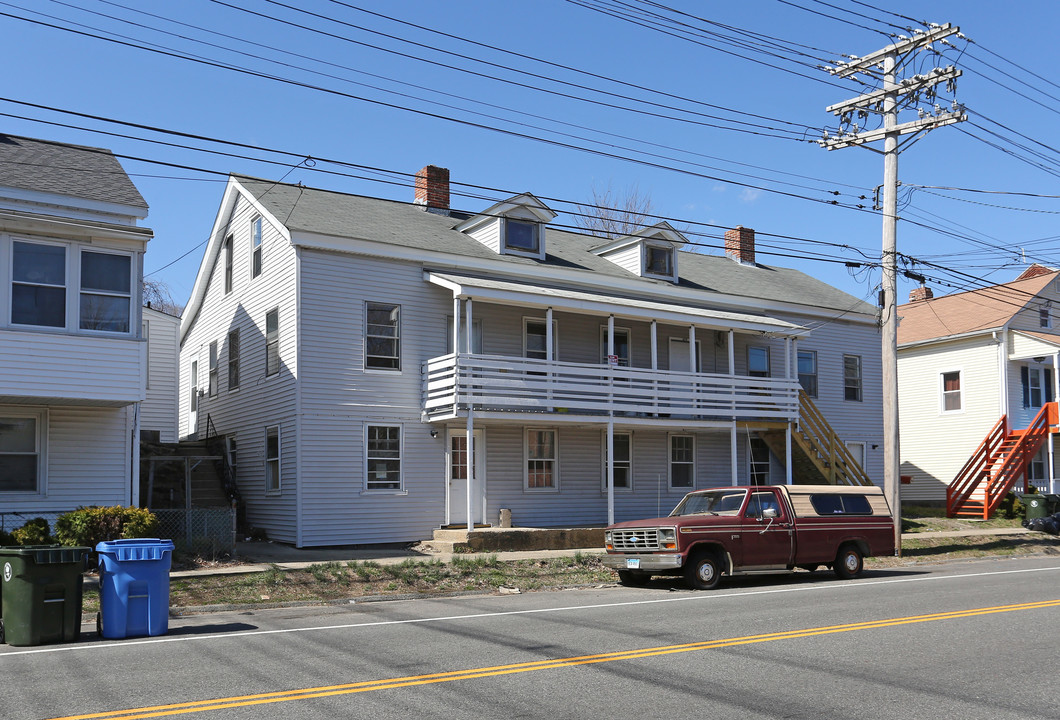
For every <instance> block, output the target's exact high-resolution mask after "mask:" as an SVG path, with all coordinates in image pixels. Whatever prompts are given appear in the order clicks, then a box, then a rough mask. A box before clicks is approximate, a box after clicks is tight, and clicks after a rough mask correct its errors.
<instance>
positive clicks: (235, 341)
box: [228, 330, 239, 392]
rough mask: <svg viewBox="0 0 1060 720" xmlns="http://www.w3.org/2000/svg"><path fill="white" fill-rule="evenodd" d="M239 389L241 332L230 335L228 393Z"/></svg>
mask: <svg viewBox="0 0 1060 720" xmlns="http://www.w3.org/2000/svg"><path fill="white" fill-rule="evenodd" d="M238 389H239V331H238V330H233V331H231V332H230V333H228V392H232V391H233V390H238Z"/></svg>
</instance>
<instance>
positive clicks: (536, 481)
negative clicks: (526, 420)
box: [526, 430, 558, 490]
mask: <svg viewBox="0 0 1060 720" xmlns="http://www.w3.org/2000/svg"><path fill="white" fill-rule="evenodd" d="M557 464H558V457H557V453H556V431H555V430H527V431H526V489H527V490H556V489H557V488H558V484H557V471H556V467H557Z"/></svg>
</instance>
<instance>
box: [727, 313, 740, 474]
mask: <svg viewBox="0 0 1060 720" xmlns="http://www.w3.org/2000/svg"><path fill="white" fill-rule="evenodd" d="M735 341H736V333H734V332H733V331H732V330H730V331H729V377H731V378H733V379H735V378H736V342H735ZM732 392H733V398H732V407H733V413H735V412H736V387H735V386H733V390H732ZM729 455H730V458H729V462H730V465H731V466H732V484H733V485H739V484H740V473H739V468H738V467H737V464H736V463H737V462H738V460H737V455H738V453H737V452H736V415H735V414H734V415H733V417H732V427H731V428H730V429H729Z"/></svg>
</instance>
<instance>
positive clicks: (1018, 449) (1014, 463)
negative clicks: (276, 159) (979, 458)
mask: <svg viewBox="0 0 1060 720" xmlns="http://www.w3.org/2000/svg"><path fill="white" fill-rule="evenodd" d="M1055 407H1056V403H1055V402H1051V403H1045V404H1044V405H1042V409H1041V410H1039V411H1038V414H1037V415H1035V416H1034V420H1032V421H1031V424H1030V425H1028V426H1027V429H1026V430H1021V431H1019V432H1020V434H1019V440H1018V441H1017V442H1016V444H1015V445H1014V446H1013V447H1012V450H1011V452H1009V454H1008V456H1007V457H1006V458H1005V461H1004V463H1003V464H1002V465H1001V467H1000V468H998V470H997V472H996V473H992V474H991V477H989V478H988V479H987V483H986V496H987V497H986V499H987V502H986V516H987V517H989V516H990V515H991V514H992V513H993V512H994V511H995V510H996V509H997V508H998V506H999V505H1000V504H1001V501H1002V500H1004V499H1005V495H1007V494H1008V492H1009V490H1011V489H1012V486H1013V485H1015V484H1016V481H1017V480H1019V479H1020V477H1025V476H1026V474H1027V465H1028V464H1029V463H1030V461H1031V459H1032V458H1033V457H1034V456H1035V454H1037V452H1038V450H1039V449H1041V447H1042V443H1043V442H1044V441H1045V438H1046V436H1047V435H1048V434H1049V426H1050V425H1051V424H1055V423H1051V422H1050V420H1055V418H1056V410H1055Z"/></svg>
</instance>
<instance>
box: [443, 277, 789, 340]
mask: <svg viewBox="0 0 1060 720" xmlns="http://www.w3.org/2000/svg"><path fill="white" fill-rule="evenodd" d="M424 274H425V276H426V279H427V281H428V282H431V283H433V284H435V285H439V286H441V287H444V288H447V289H448V290H450V291H452V293H453V297H471V298H473V299H475V300H486V301H489V302H496V303H502V304H507V305H521V306H524V307H533V308H548V307H551V308H554V309H557V310H566V311H569V312H576V313H583V314H587V315H602V316H607V315H614V316H615V317H620V318H628V319H633V320H642V321H645V322H650V321H651V320H658V321H660V322H663V323H667V324H672V325H695V326H696V327H698V328H708V329H711V330H734V331H737V332H747V333H765V334H769V335H777V336H781V337H790V336H801V335H809V333H810V331H809V330H808V329H807V328H804V327H801V326H799V325H795V324H793V323H789V322H787V321H784V320H780V319H778V318H773V317H769V316H766V315H755V314H751V313H737V312H728V311H725V310H712V309H707V308H701V307H695V306H692V305H684V304H680V303H676V302H656V301H652V300H642V299H639V298H631V297H624V296H619V295H609V294H607V293H603V292H598V291H593V292H588V291H580V290H570V289H566V288H555V287H547V286H544V285H532V284H529V283H523V282H511V281H507V280H493V279H487V278H478V277H471V276H469V275H456V274H453V273H439V272H431V271H429V270H428V271H426V272H425V273H424Z"/></svg>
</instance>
